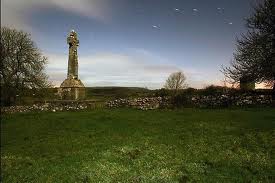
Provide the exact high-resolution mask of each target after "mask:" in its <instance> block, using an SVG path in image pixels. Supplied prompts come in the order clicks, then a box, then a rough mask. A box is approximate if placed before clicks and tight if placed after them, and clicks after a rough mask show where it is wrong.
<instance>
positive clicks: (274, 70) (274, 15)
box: [222, 0, 275, 101]
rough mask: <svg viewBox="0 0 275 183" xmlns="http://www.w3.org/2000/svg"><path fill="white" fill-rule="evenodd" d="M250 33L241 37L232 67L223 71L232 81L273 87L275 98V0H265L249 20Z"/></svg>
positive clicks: (274, 99)
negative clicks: (245, 81)
mask: <svg viewBox="0 0 275 183" xmlns="http://www.w3.org/2000/svg"><path fill="white" fill-rule="evenodd" d="M246 22H247V28H248V32H247V34H243V35H242V36H241V38H240V39H238V40H237V49H236V52H235V53H234V60H233V61H232V62H231V66H230V67H223V68H222V72H223V73H224V74H225V76H226V77H227V78H229V79H230V80H231V82H232V83H236V82H239V81H240V80H241V79H243V78H245V79H246V80H250V81H254V82H257V83H262V82H264V83H267V84H269V85H272V86H273V101H275V1H274V0H264V1H262V3H260V4H258V5H257V6H255V8H254V13H253V15H252V16H250V17H249V18H248V19H246Z"/></svg>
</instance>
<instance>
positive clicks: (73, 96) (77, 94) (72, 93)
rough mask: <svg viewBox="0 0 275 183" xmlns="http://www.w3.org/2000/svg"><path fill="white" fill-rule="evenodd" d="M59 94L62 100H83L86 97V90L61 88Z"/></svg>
mask: <svg viewBox="0 0 275 183" xmlns="http://www.w3.org/2000/svg"><path fill="white" fill-rule="evenodd" d="M58 93H59V96H60V99H62V100H83V99H85V97H86V89H85V88H84V87H83V88H59V89H58Z"/></svg>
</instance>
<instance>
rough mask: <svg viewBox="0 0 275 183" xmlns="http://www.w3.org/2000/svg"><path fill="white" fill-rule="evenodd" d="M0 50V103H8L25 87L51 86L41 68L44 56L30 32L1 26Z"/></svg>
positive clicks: (45, 60) (43, 66)
mask: <svg viewBox="0 0 275 183" xmlns="http://www.w3.org/2000/svg"><path fill="white" fill-rule="evenodd" d="M0 50H1V56H0V79H1V105H11V104H12V103H13V102H15V100H16V97H17V96H19V95H21V94H22V93H23V92H24V90H25V89H38V88H44V87H48V86H50V85H49V83H48V81H47V75H46V74H45V72H44V68H45V64H46V63H47V58H46V57H44V56H42V54H41V52H40V50H39V49H38V48H37V47H36V45H35V43H34V42H33V41H32V40H31V37H30V35H29V34H27V33H25V32H23V31H18V30H15V29H10V28H7V27H2V28H1V42H0Z"/></svg>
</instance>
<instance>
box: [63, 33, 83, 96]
mask: <svg viewBox="0 0 275 183" xmlns="http://www.w3.org/2000/svg"><path fill="white" fill-rule="evenodd" d="M67 44H68V45H69V59H68V73H67V79H65V80H64V81H63V82H62V84H61V86H60V90H59V94H60V96H61V98H62V99H68V100H79V99H84V98H85V87H84V85H83V83H82V82H81V80H80V79H79V78H78V56H77V47H78V46H79V40H78V39H77V34H76V32H75V31H74V30H72V31H71V32H70V34H69V36H68V38H67Z"/></svg>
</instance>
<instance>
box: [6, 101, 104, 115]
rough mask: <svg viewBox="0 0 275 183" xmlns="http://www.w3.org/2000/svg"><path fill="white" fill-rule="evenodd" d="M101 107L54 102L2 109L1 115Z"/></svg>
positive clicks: (94, 103) (96, 104)
mask: <svg viewBox="0 0 275 183" xmlns="http://www.w3.org/2000/svg"><path fill="white" fill-rule="evenodd" d="M102 107H104V104H102V103H101V102H97V101H56V102H48V103H37V104H34V105H30V106H11V107H2V108H1V113H8V114H12V113H26V112H60V111H80V110H89V109H90V110H91V109H95V108H102Z"/></svg>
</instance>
